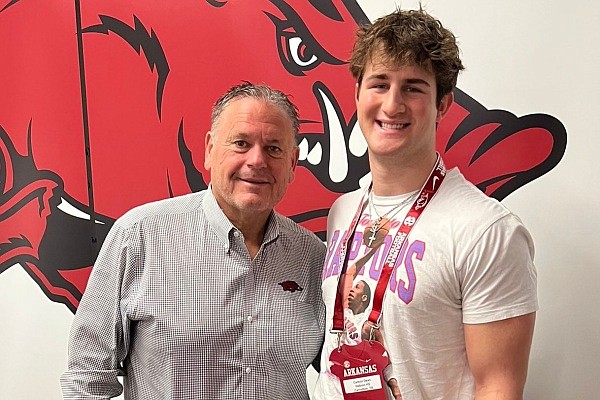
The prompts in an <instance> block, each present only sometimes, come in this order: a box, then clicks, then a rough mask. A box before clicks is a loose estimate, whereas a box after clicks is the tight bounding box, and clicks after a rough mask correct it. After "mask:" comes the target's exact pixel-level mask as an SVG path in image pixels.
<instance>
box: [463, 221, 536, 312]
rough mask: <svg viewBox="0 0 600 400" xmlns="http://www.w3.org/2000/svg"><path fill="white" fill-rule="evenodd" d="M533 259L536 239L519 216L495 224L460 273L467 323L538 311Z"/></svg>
mask: <svg viewBox="0 0 600 400" xmlns="http://www.w3.org/2000/svg"><path fill="white" fill-rule="evenodd" d="M533 257H534V245H533V240H532V238H531V236H530V234H529V232H528V231H527V229H526V228H525V227H524V226H523V224H522V223H521V221H520V220H519V219H518V218H517V217H516V216H515V215H513V214H508V215H506V216H504V217H503V218H501V219H500V220H498V221H496V222H494V223H493V224H491V226H490V227H489V228H488V229H486V230H485V232H484V233H483V234H482V236H481V237H480V238H479V240H477V242H476V243H475V245H474V246H473V249H472V250H471V251H470V253H469V255H468V256H467V258H466V262H465V264H464V265H463V266H462V268H461V270H460V277H461V286H462V287H461V289H462V295H463V299H462V300H463V303H462V305H463V323H466V324H479V323H487V322H492V321H499V320H503V319H507V318H512V317H517V316H519V315H524V314H527V313H530V312H534V311H536V310H537V309H538V302H537V272H536V269H535V266H534V263H533Z"/></svg>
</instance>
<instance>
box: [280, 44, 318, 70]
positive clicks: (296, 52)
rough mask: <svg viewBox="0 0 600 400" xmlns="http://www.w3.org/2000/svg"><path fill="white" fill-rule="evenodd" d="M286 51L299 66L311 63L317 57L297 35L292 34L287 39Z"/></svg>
mask: <svg viewBox="0 0 600 400" xmlns="http://www.w3.org/2000/svg"><path fill="white" fill-rule="evenodd" d="M287 42H288V46H287V47H288V52H289V55H290V57H291V58H292V60H293V61H294V62H295V63H296V64H298V66H299V67H302V68H306V67H309V66H310V65H311V64H313V63H315V62H316V61H317V60H318V58H317V56H316V55H314V54H313V53H311V51H310V49H309V48H308V46H306V44H304V42H303V41H302V38H301V37H299V36H292V37H289V38H288V39H287Z"/></svg>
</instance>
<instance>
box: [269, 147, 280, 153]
mask: <svg viewBox="0 0 600 400" xmlns="http://www.w3.org/2000/svg"><path fill="white" fill-rule="evenodd" d="M268 150H269V153H271V154H279V153H281V149H280V148H279V147H277V146H269V148H268Z"/></svg>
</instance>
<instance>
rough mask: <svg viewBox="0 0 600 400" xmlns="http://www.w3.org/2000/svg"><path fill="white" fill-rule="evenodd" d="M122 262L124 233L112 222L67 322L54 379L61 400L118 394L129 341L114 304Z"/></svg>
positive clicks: (117, 301) (117, 303)
mask: <svg viewBox="0 0 600 400" xmlns="http://www.w3.org/2000/svg"><path fill="white" fill-rule="evenodd" d="M127 258H128V256H127V245H126V234H125V232H123V230H122V229H120V227H119V226H118V223H117V224H115V226H113V228H112V229H111V232H110V233H109V234H108V236H107V238H106V240H105V242H104V244H103V246H102V249H101V251H100V254H99V255H98V259H97V261H96V264H95V265H94V268H93V270H92V274H91V275H90V279H89V281H88V285H87V288H86V290H85V293H84V294H83V297H82V299H81V303H80V304H79V308H78V309H77V312H76V314H75V318H74V319H73V326H72V327H71V334H70V337H69V357H68V370H67V371H66V372H65V373H64V374H63V375H62V376H61V380H60V381H61V387H62V391H63V399H65V400H87V399H90V400H91V399H94V400H97V399H110V398H113V397H117V396H119V395H120V394H121V393H122V391H123V387H122V385H121V384H120V382H119V381H118V379H117V376H118V375H119V373H120V370H119V364H120V362H121V361H123V359H124V358H125V356H126V353H127V347H128V346H127V343H128V341H129V326H128V322H126V324H123V317H122V315H121V303H120V298H121V294H122V290H123V289H124V288H123V286H122V282H123V272H124V271H125V268H126V264H127Z"/></svg>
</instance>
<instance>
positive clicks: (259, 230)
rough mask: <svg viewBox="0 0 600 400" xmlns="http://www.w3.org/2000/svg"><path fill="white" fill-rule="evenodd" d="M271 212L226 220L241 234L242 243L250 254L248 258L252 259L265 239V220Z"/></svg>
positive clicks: (237, 216) (230, 217)
mask: <svg viewBox="0 0 600 400" xmlns="http://www.w3.org/2000/svg"><path fill="white" fill-rule="evenodd" d="M270 214H271V212H270V211H269V212H267V213H260V214H254V215H250V216H249V215H236V216H233V217H232V216H229V215H227V218H228V219H229V220H230V221H231V223H232V224H233V226H235V227H236V228H237V229H239V230H240V232H242V235H244V243H245V244H246V248H247V249H248V253H249V254H250V258H252V259H254V257H256V254H258V250H259V249H260V246H261V245H262V242H263V239H264V237H265V231H266V229H267V220H268V219H269V215H270Z"/></svg>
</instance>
